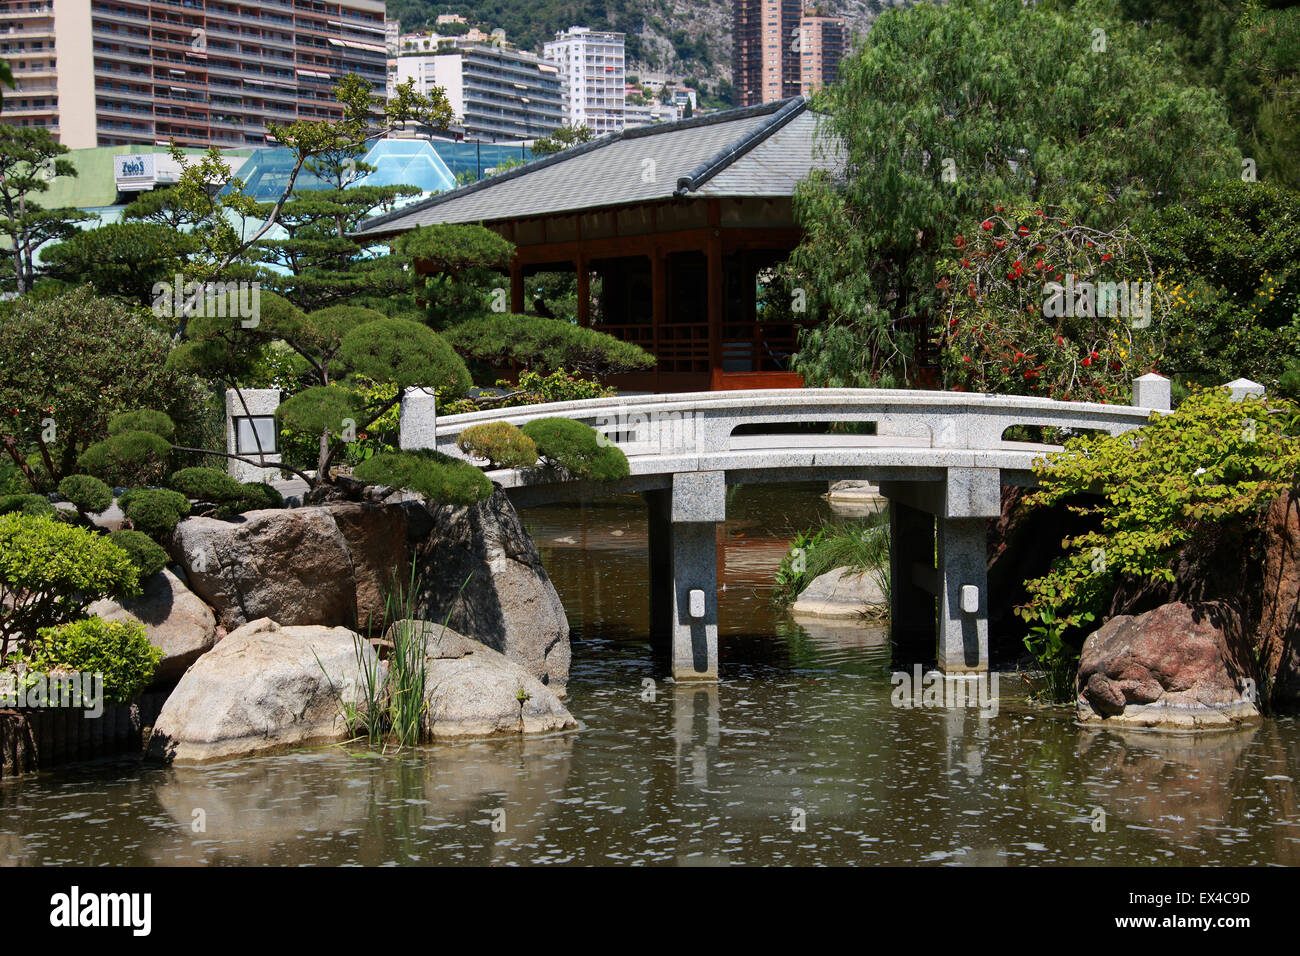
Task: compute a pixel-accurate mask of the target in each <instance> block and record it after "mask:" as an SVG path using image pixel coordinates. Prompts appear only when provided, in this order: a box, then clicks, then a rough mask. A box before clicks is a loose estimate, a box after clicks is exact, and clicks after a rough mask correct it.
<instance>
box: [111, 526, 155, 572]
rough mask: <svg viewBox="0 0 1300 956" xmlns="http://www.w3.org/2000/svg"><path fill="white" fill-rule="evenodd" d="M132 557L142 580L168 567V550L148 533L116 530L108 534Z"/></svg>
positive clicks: (112, 540)
mask: <svg viewBox="0 0 1300 956" xmlns="http://www.w3.org/2000/svg"><path fill="white" fill-rule="evenodd" d="M108 540H109V541H111V542H113V544H115V545H117V546H118V547H119V548H121V549H122V550H123V551H125V552H126V554H127V557H129V558H130V559H131V563H132V564H134V565H135V568H136V570H137V571H139V572H140V580H141V581H145V580H147V579H149V578H151V577H153V576H154V575H155V574H157V573H158V572H159V571H161V570H162V569H163V568H165V567H167V552H166V551H164V550H163V549H162V548H160V547H159V546H158V545H157V544H155V543H154V540H153V539H152V538H150V537H149V536H148V535H147V534H144V533H143V532H140V531H114V532H113V533H112V534H110V535H109V536H108Z"/></svg>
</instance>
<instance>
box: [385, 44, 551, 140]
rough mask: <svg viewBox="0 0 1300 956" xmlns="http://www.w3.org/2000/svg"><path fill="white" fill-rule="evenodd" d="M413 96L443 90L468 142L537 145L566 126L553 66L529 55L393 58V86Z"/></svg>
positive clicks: (496, 50)
mask: <svg viewBox="0 0 1300 956" xmlns="http://www.w3.org/2000/svg"><path fill="white" fill-rule="evenodd" d="M408 79H409V80H413V81H414V84H413V85H414V88H415V90H416V92H419V93H428V92H429V91H430V90H431V89H432V88H433V87H441V88H442V90H443V91H444V92H445V93H446V96H447V100H448V102H450V103H451V108H452V110H453V111H454V112H455V114H456V117H457V119H458V121H459V122H460V124H461V125H463V126H464V130H465V136H466V138H468V139H481V140H486V141H488V142H496V141H498V140H509V139H536V138H537V137H539V136H544V135H546V134H547V133H550V132H553V131H554V130H556V129H558V128H559V127H560V126H562V125H563V124H564V93H563V90H562V88H561V86H560V75H559V71H558V69H557V68H556V66H555V64H553V63H549V62H547V61H546V60H544V59H542V58H541V57H539V56H536V55H535V54H532V53H525V52H523V51H520V50H509V49H505V48H503V47H499V46H495V45H491V46H490V45H483V44H474V43H462V44H459V45H457V46H455V47H454V48H452V49H449V50H448V49H445V48H444V49H443V50H442V51H440V52H436V53H433V52H431V53H415V54H406V55H403V56H399V57H398V58H397V81H398V82H399V83H405V82H406V81H407V80H408Z"/></svg>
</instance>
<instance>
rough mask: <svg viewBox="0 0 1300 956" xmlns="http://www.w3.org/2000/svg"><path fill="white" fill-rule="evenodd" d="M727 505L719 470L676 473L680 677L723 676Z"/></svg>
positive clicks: (676, 673) (675, 640) (675, 635)
mask: <svg viewBox="0 0 1300 956" xmlns="http://www.w3.org/2000/svg"><path fill="white" fill-rule="evenodd" d="M726 511H727V482H726V475H725V473H723V472H720V471H706V472H687V473H683V474H678V475H674V476H673V490H672V509H671V516H672V524H671V528H672V571H673V582H672V668H673V679H674V680H678V681H716V680H717V679H718V523H719V522H721V521H723V520H725V518H726Z"/></svg>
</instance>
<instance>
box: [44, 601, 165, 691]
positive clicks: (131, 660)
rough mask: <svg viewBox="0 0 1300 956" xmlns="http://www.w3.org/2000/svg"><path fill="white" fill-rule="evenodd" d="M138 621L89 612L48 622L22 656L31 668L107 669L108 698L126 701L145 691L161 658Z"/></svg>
mask: <svg viewBox="0 0 1300 956" xmlns="http://www.w3.org/2000/svg"><path fill="white" fill-rule="evenodd" d="M162 653H163V652H162V649H161V648H158V647H154V646H153V645H152V644H150V643H149V637H148V634H147V633H146V632H145V629H144V625H143V624H141V623H140V622H139V621H106V620H104V619H103V618H98V617H88V618H84V619H82V620H80V621H71V622H69V623H67V624H62V625H60V626H58V627H49V628H43V629H42V630H41V631H40V632H39V634H38V636H37V639H36V640H35V641H33V642H32V644H31V646H30V647H29V648H28V649H27V650H26V651H25V652H24V653H23V657H22V661H23V663H24V664H26V666H27V668H28V670H29V671H36V672H40V673H45V674H48V673H51V672H54V671H73V672H75V673H78V674H102V675H103V678H104V702H105V703H109V704H125V703H129V702H130V701H132V700H134V699H135V698H136V697H138V696H139V695H140V692H141V691H143V690H144V689H145V688H146V687H148V686H149V683H150V681H152V680H153V675H154V673H155V672H156V671H157V669H158V664H159V662H160V661H162Z"/></svg>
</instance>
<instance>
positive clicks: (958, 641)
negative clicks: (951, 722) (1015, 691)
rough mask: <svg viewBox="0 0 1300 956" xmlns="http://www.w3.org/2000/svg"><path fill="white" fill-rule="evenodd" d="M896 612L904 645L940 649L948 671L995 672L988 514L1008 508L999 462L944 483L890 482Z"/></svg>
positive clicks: (894, 623) (959, 471) (885, 487)
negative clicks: (990, 669)
mask: <svg viewBox="0 0 1300 956" xmlns="http://www.w3.org/2000/svg"><path fill="white" fill-rule="evenodd" d="M881 491H882V492H883V493H884V494H885V496H886V497H887V498H889V528H890V562H889V563H890V601H891V607H890V616H891V627H892V628H893V634H894V638H895V641H896V643H897V644H898V645H899V648H900V650H902V651H903V652H904V653H906V654H909V655H911V656H914V657H915V656H920V654H922V653H928V652H927V651H924V650H923V648H926V647H927V646H930V647H933V648H934V655H935V661H936V663H937V665H938V667H939V669H940V670H941V671H943V672H944V673H946V674H961V673H978V672H981V671H987V670H988V660H989V632H988V621H989V608H988V553H987V540H988V539H987V528H988V519H989V518H994V517H997V516H998V515H1000V514H1001V513H1002V488H1001V473H1000V472H999V471H998V469H996V468H949V469H948V470H947V476H946V478H945V479H944V480H943V481H887V482H884V483H882V485H881Z"/></svg>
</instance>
